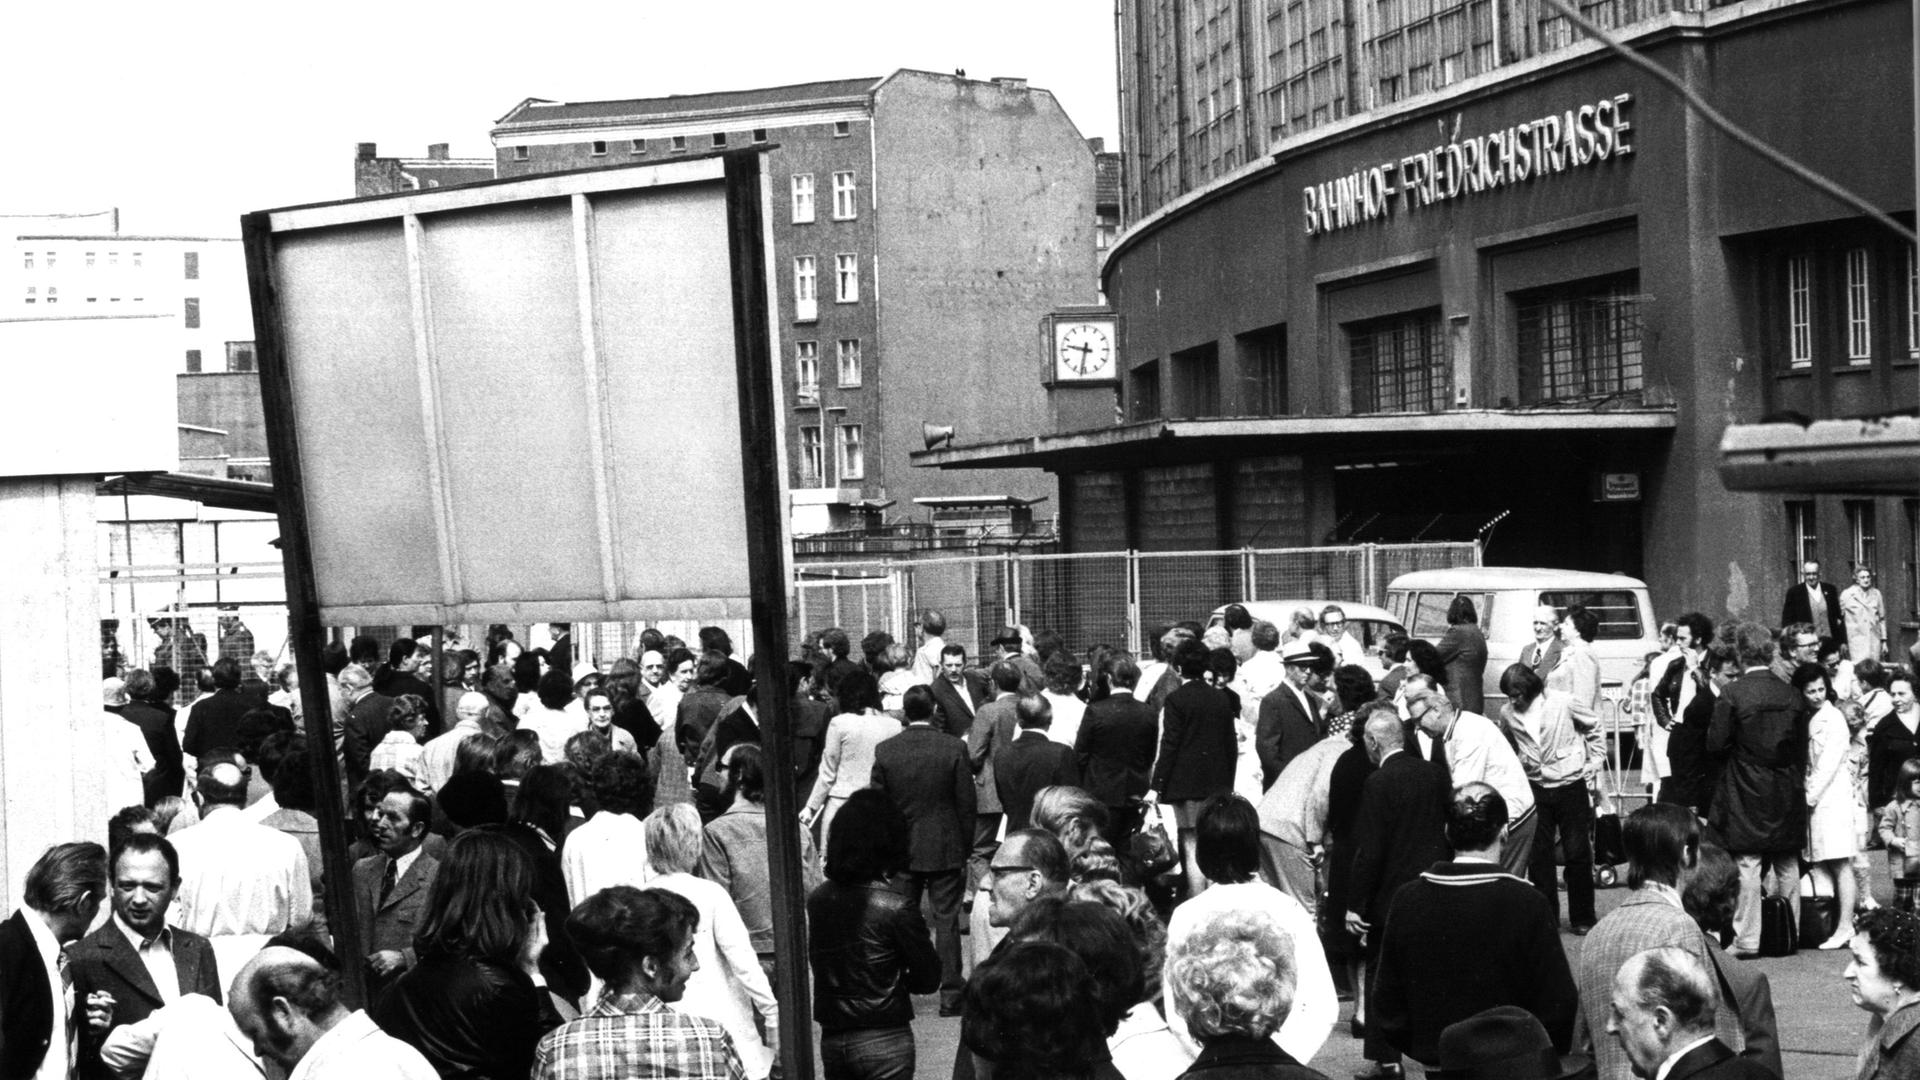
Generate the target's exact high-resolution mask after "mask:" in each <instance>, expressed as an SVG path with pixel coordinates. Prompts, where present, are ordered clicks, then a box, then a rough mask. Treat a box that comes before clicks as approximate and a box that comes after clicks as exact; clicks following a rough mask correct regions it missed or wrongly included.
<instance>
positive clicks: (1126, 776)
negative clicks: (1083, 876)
mask: <svg viewBox="0 0 1920 1080" xmlns="http://www.w3.org/2000/svg"><path fill="white" fill-rule="evenodd" d="M1109 680H1110V682H1111V684H1112V687H1113V692H1112V693H1110V694H1108V695H1107V696H1106V697H1103V698H1101V699H1100V700H1098V701H1096V702H1093V703H1092V704H1090V705H1088V706H1087V712H1086V715H1085V716H1083V717H1082V718H1081V720H1080V734H1079V735H1078V736H1077V737H1076V738H1075V740H1074V746H1073V751H1074V754H1075V756H1076V757H1078V758H1079V762H1080V779H1081V783H1082V786H1084V787H1085V788H1086V789H1087V793H1088V794H1090V795H1092V796H1093V797H1094V798H1096V799H1099V800H1100V802H1101V804H1102V805H1104V806H1105V807H1106V808H1107V842H1108V843H1111V844H1112V845H1113V846H1114V847H1115V848H1116V849H1122V850H1124V848H1125V846H1126V841H1127V838H1128V837H1130V836H1132V835H1133V832H1134V830H1135V829H1137V828H1138V827H1139V825H1140V798H1141V796H1143V795H1145V794H1146V793H1147V781H1148V780H1149V779H1150V777H1149V775H1148V774H1149V773H1150V771H1151V770H1152V769H1153V751H1154V748H1155V745H1156V744H1157V743H1158V742H1159V739H1160V726H1159V723H1158V722H1157V718H1156V717H1155V716H1154V715H1153V710H1152V709H1149V708H1147V705H1146V703H1145V702H1143V701H1141V700H1140V699H1138V698H1136V697H1134V696H1133V689H1134V687H1135V686H1137V685H1139V682H1140V668H1139V666H1138V665H1136V664H1135V663H1134V662H1133V661H1132V660H1129V659H1127V658H1126V657H1124V656H1123V657H1121V658H1119V659H1118V660H1116V661H1115V662H1114V665H1113V670H1112V671H1111V672H1110V674H1109Z"/></svg>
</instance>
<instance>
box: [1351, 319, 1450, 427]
mask: <svg viewBox="0 0 1920 1080" xmlns="http://www.w3.org/2000/svg"><path fill="white" fill-rule="evenodd" d="M1347 356H1348V361H1349V363H1350V364H1351V366H1352V372H1353V411H1354V412H1356V413H1380V412H1438V411H1439V410H1441V409H1445V408H1446V407H1447V399H1448V398H1449V397H1450V396H1452V393H1453V364H1452V361H1450V360H1449V359H1448V358H1447V350H1446V346H1445V338H1444V335H1443V334H1442V331H1441V324H1440V309H1438V308H1429V309H1427V310H1425V311H1415V312H1409V313H1407V314H1404V315H1393V316H1389V317H1387V318H1384V319H1373V320H1370V321H1367V322H1364V323H1354V324H1352V325H1351V326H1349V327H1348V328H1347Z"/></svg>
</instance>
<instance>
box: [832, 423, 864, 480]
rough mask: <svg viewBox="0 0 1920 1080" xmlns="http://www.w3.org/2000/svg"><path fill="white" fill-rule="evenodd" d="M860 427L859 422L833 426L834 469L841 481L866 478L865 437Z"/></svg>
mask: <svg viewBox="0 0 1920 1080" xmlns="http://www.w3.org/2000/svg"><path fill="white" fill-rule="evenodd" d="M861 427H862V425H860V424H835V425H834V426H833V459H834V469H835V472H837V473H838V474H839V477H840V479H841V480H842V481H843V482H844V481H847V480H865V479H866V478H867V451H866V439H865V432H863V431H861Z"/></svg>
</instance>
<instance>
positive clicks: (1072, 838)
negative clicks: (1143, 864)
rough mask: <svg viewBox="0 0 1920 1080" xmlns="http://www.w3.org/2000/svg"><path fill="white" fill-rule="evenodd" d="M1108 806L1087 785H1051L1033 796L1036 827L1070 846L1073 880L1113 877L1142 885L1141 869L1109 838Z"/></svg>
mask: <svg viewBox="0 0 1920 1080" xmlns="http://www.w3.org/2000/svg"><path fill="white" fill-rule="evenodd" d="M1107 813H1108V811H1107V807H1106V806H1105V804H1103V803H1101V802H1100V800H1098V799H1096V798H1094V797H1093V795H1092V794H1091V793H1089V792H1088V791H1086V790H1085V789H1083V788H1077V787H1073V786H1070V785H1067V784H1050V785H1048V786H1047V787H1043V788H1041V789H1040V790H1039V791H1038V792H1037V793H1035V795H1034V797H1033V827H1034V828H1036V829H1045V830H1047V831H1048V832H1050V833H1052V834H1053V835H1054V836H1056V837H1058V838H1059V839H1060V846H1061V847H1064V848H1066V849H1067V865H1068V866H1069V867H1071V868H1072V872H1073V880H1075V881H1080V880H1083V879H1084V878H1086V877H1111V878H1113V879H1114V880H1116V881H1122V880H1126V881H1131V882H1132V883H1133V884H1136V885H1137V884H1139V880H1138V878H1139V868H1138V867H1137V866H1134V865H1131V862H1132V861H1131V860H1126V861H1125V862H1123V861H1122V860H1121V858H1120V855H1119V853H1118V852H1116V851H1115V850H1114V849H1113V845H1111V844H1109V843H1108V842H1107V839H1106V831H1107V822H1108V818H1107Z"/></svg>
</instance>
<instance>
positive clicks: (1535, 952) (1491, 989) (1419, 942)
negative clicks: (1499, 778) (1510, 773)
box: [1367, 695, 1580, 1069]
mask: <svg viewBox="0 0 1920 1080" xmlns="http://www.w3.org/2000/svg"><path fill="white" fill-rule="evenodd" d="M1441 697H1442V699H1443V700H1444V698H1445V695H1441ZM1508 824H1509V823H1508V821H1507V803H1506V800H1505V799H1503V798H1501V796H1500V792H1498V791H1496V790H1495V789H1494V788H1492V787H1491V786H1489V785H1487V784H1482V783H1468V784H1462V785H1461V786H1459V787H1458V788H1455V789H1454V792H1453V797H1452V800H1451V802H1450V803H1449V805H1448V807H1447V841H1448V843H1450V844H1452V845H1453V852H1454V854H1453V861H1452V862H1446V863H1436V864H1434V866H1433V867H1432V868H1430V869H1428V870H1427V871H1426V872H1425V873H1423V874H1421V875H1420V877H1419V878H1418V879H1417V880H1415V881H1414V882H1412V883H1411V884H1409V885H1407V886H1406V887H1405V888H1403V889H1401V890H1400V892H1399V893H1398V894H1396V895H1395V896H1394V898H1393V904H1392V907H1391V908H1389V909H1388V911H1389V913H1388V917H1387V926H1386V929H1385V930H1384V931H1383V933H1382V938H1381V942H1380V978H1379V981H1378V982H1377V983H1376V984H1375V986H1374V990H1373V994H1372V995H1371V997H1370V998H1369V999H1368V1005H1367V1026H1368V1027H1373V1026H1375V1025H1378V1026H1379V1028H1380V1032H1381V1034H1382V1035H1383V1036H1384V1037H1385V1038H1386V1040H1387V1041H1388V1042H1389V1043H1391V1044H1393V1046H1394V1047H1395V1048H1396V1049H1398V1050H1399V1051H1400V1052H1401V1053H1404V1054H1406V1055H1407V1056H1408V1057H1410V1058H1413V1059H1414V1060H1416V1061H1419V1062H1421V1063H1422V1064H1424V1065H1425V1066H1427V1068H1429V1069H1431V1068H1433V1067H1434V1066H1435V1065H1436V1064H1438V1062H1439V1052H1440V1032H1441V1031H1442V1030H1443V1029H1445V1028H1446V1027H1447V1026H1448V1025H1450V1024H1455V1023H1458V1022H1460V1021H1462V1020H1465V1019H1467V1018H1468V1017H1471V1016H1473V1015H1474V1014H1475V1013H1478V1012H1480V1011H1481V1010H1483V1009H1490V1008H1494V1007H1496V1006H1500V1005H1517V1006H1519V1007H1521V1008H1524V1009H1526V1010H1527V1011H1528V1012H1530V1013H1532V1014H1533V1015H1534V1016H1535V1017H1537V1018H1538V1019H1539V1020H1540V1023H1541V1024H1542V1025H1543V1026H1544V1027H1545V1028H1546V1030H1547V1034H1548V1035H1549V1036H1550V1037H1551V1038H1552V1040H1553V1048H1554V1050H1555V1051H1556V1052H1558V1053H1562V1054H1564V1053H1567V1052H1568V1050H1569V1048H1570V1047H1571V1045H1572V1042H1573V1018H1574V1015H1575V1014H1576V1013H1578V1012H1579V1011H1580V998H1579V994H1578V992H1577V991H1575V989H1574V986H1573V971H1572V969H1571V968H1569V967H1568V966H1567V954H1566V951H1565V950H1563V949H1562V948H1561V947H1560V919H1559V917H1558V915H1557V914H1556V913H1555V912H1554V910H1553V906H1552V905H1551V904H1548V903H1547V901H1546V898H1545V897H1543V896H1541V895H1540V892H1539V890H1537V889H1535V888H1534V887H1533V886H1532V885H1531V884H1529V883H1528V882H1527V881H1525V880H1524V879H1522V878H1518V877H1515V876H1513V875H1512V874H1510V873H1504V872H1502V870H1501V849H1502V847H1503V845H1504V844H1505V843H1506V841H1507V840H1508V833H1507V826H1508ZM1529 842H1531V841H1529Z"/></svg>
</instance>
